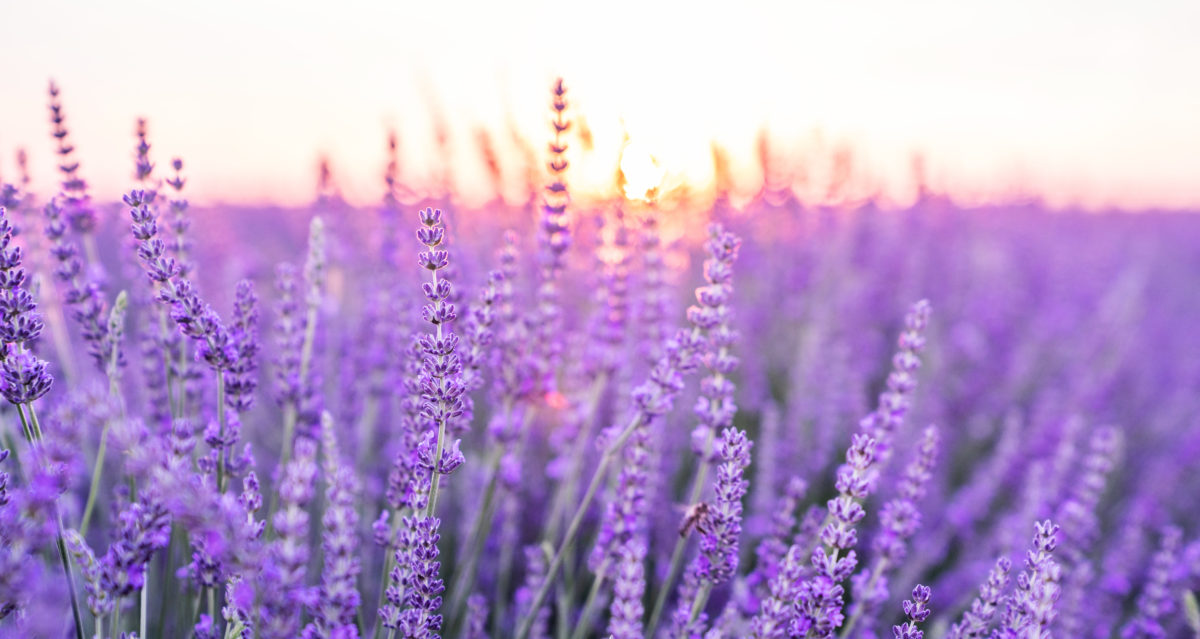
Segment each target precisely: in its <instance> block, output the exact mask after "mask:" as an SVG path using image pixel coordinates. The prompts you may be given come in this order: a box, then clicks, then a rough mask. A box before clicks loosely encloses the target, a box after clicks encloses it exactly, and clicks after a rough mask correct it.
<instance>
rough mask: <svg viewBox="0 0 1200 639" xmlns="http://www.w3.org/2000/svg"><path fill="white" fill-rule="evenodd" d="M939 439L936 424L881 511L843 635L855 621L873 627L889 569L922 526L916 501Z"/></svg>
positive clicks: (924, 484)
mask: <svg viewBox="0 0 1200 639" xmlns="http://www.w3.org/2000/svg"><path fill="white" fill-rule="evenodd" d="M939 442H940V438H939V436H938V431H937V429H936V428H934V427H933V426H929V427H928V428H926V429H925V432H924V434H923V435H922V437H921V442H920V444H919V445H918V448H917V453H916V457H915V458H914V459H913V460H912V462H911V463H909V465H908V466H907V467H906V468H905V469H904V478H903V479H902V480H901V482H900V495H899V496H898V497H896V498H895V499H892V500H890V501H888V502H887V503H886V504H884V506H883V510H882V511H880V515H879V517H880V519H881V521H882V524H883V528H882V530H880V531H879V533H878V535H877V536H876V537H875V539H874V540H873V541H872V544H871V545H872V549H873V550H874V551H875V556H874V558H873V559H872V561H871V564H870V567H869V568H866V569H864V570H862V571H860V572H859V573H858V574H856V575H855V576H854V579H853V583H854V591H855V595H856V597H855V602H854V605H853V606H852V607H851V613H850V618H849V620H847V622H846V625H845V627H844V628H843V631H842V634H843V636H849V634H850V632H851V630H853V629H854V627H855V625H856V624H859V623H861V624H862V625H864V626H866V627H871V626H872V625H873V623H874V619H875V615H876V614H877V612H878V610H879V608H880V605H881V604H882V603H883V600H884V598H886V597H887V592H888V576H887V571H888V569H889V568H891V567H893V566H896V565H898V564H900V562H902V561H903V560H904V557H905V554H906V552H907V548H906V546H905V543H906V542H907V541H908V539H909V538H911V537H912V536H913V534H915V533H916V532H917V530H918V529H919V528H920V527H921V511H920V510H918V508H917V502H919V501H920V500H921V498H922V497H924V496H925V486H926V484H927V483H929V477H930V475H931V472H932V470H933V464H934V461H935V459H936V457H937V451H938V446H939Z"/></svg>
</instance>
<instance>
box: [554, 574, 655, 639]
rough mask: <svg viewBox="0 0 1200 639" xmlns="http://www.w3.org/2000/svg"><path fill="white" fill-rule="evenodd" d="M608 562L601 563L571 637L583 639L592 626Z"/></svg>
mask: <svg viewBox="0 0 1200 639" xmlns="http://www.w3.org/2000/svg"><path fill="white" fill-rule="evenodd" d="M608 563H609V562H607V561H605V562H604V563H603V564H600V569H599V570H597V571H596V578H595V579H593V580H592V587H591V588H589V589H588V594H587V599H585V600H584V602H583V610H582V611H580V613H579V623H578V624H576V626H575V632H572V633H571V639H583V638H584V635H586V634H587V632H588V630H590V629H591V627H592V615H593V614H594V612H593V610H592V608H595V607H596V602H597V601H598V600H599V599H600V588H601V586H603V585H604V579H605V578H606V577H607V576H608ZM646 636H647V637H650V636H653V635H646Z"/></svg>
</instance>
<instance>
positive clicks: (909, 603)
mask: <svg viewBox="0 0 1200 639" xmlns="http://www.w3.org/2000/svg"><path fill="white" fill-rule="evenodd" d="M931 594H932V593H931V591H930V590H929V586H921V585H918V586H917V587H916V588H913V591H912V599H908V600H905V602H904V616H905V617H908V621H906V622H905V623H904V624H903V625H900V626H892V635H893V636H895V639H924V637H925V633H924V632H922V631H921V630H920V629H919V628H917V624H919V623H922V622H924V621H925V620H926V619H928V618H929V597H930V595H931Z"/></svg>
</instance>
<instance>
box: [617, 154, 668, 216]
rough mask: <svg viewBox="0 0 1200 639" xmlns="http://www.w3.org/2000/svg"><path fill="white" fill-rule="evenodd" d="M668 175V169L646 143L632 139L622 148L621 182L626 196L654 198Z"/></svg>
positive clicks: (637, 198)
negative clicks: (646, 146)
mask: <svg viewBox="0 0 1200 639" xmlns="http://www.w3.org/2000/svg"><path fill="white" fill-rule="evenodd" d="M666 175H667V170H666V169H664V168H663V167H662V166H661V165H660V164H659V163H658V160H657V159H656V158H655V157H654V156H653V155H652V154H651V153H650V150H649V149H647V148H645V146H644V145H642V144H640V143H638V142H633V141H630V142H626V144H625V146H624V148H622V149H621V173H620V183H621V189H622V190H624V191H625V197H626V198H628V199H630V200H645V201H652V200H654V199H655V197H657V195H658V190H659V187H660V186H662V182H663V178H664V177H666Z"/></svg>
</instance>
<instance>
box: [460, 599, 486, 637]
mask: <svg viewBox="0 0 1200 639" xmlns="http://www.w3.org/2000/svg"><path fill="white" fill-rule="evenodd" d="M486 624H487V599H485V598H484V596H483V595H481V594H479V593H475V594H473V595H471V596H470V597H469V598H467V623H466V627H467V629H466V634H465V639H487V630H486V628H485V626H486Z"/></svg>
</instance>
